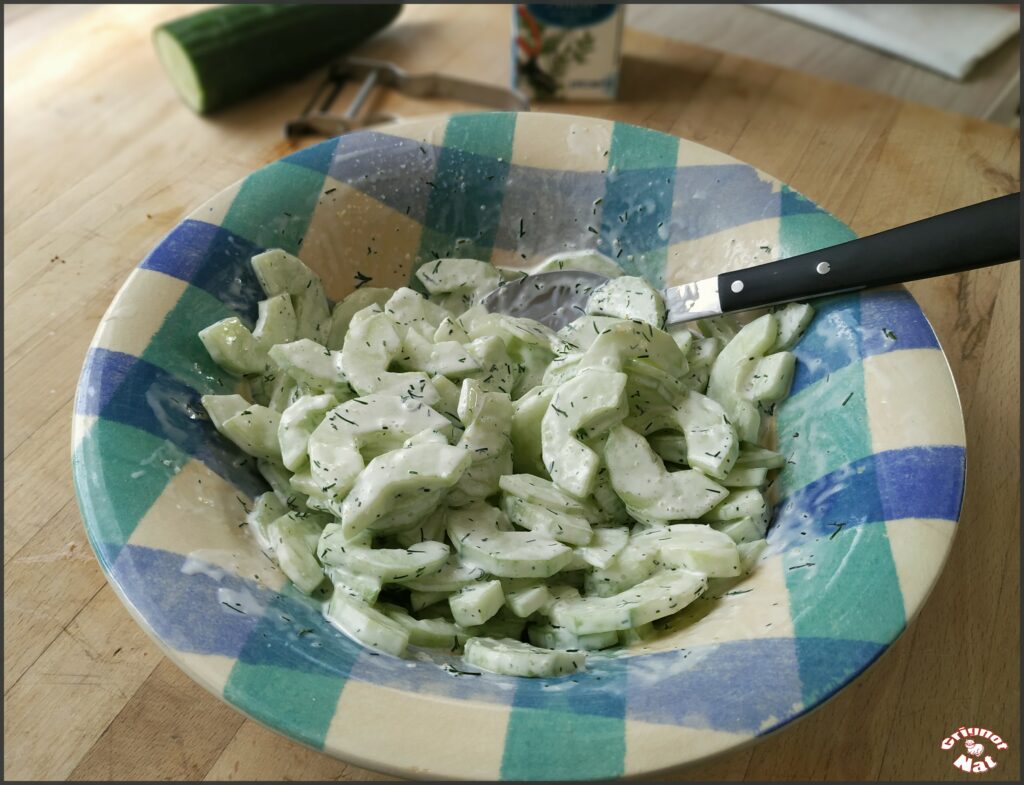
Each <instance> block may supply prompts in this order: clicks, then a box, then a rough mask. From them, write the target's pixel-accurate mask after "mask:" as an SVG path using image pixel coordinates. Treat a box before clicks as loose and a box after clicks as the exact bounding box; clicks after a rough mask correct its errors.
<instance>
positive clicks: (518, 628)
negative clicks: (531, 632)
mask: <svg viewBox="0 0 1024 785" xmlns="http://www.w3.org/2000/svg"><path fill="white" fill-rule="evenodd" d="M525 629H526V620H525V619H520V618H519V617H518V616H516V615H515V614H514V613H512V612H511V611H509V610H508V609H507V608H502V609H501V610H499V611H498V612H497V613H496V614H494V616H492V617H491V618H490V619H488V620H487V621H486V622H484V623H483V624H478V625H477V626H475V627H466V632H468V633H469V636H470V637H471V638H513V639H514V640H519V639H520V638H522V636H523V630H525Z"/></svg>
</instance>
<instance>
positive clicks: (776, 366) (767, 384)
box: [740, 352, 796, 402]
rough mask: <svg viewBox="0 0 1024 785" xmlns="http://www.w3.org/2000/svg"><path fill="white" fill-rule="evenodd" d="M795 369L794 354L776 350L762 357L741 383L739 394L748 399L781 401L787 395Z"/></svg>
mask: <svg viewBox="0 0 1024 785" xmlns="http://www.w3.org/2000/svg"><path fill="white" fill-rule="evenodd" d="M795 370H796V355H794V354H792V353H791V352H776V353H775V354H769V355H768V356H767V357H762V358H761V359H760V360H758V361H757V362H756V363H754V367H753V368H752V369H751V371H750V375H749V376H748V377H747V380H746V381H745V382H744V383H743V386H742V389H741V390H740V395H742V396H743V397H744V398H746V399H747V400H748V401H766V402H771V401H781V400H782V399H783V398H785V397H786V396H787V395H789V386H790V384H791V383H792V381H793V373H794V371H795Z"/></svg>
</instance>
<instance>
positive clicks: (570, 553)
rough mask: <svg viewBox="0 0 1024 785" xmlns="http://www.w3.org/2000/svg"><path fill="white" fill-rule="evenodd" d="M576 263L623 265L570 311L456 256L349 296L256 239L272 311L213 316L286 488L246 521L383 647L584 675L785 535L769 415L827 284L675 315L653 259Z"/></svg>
mask: <svg viewBox="0 0 1024 785" xmlns="http://www.w3.org/2000/svg"><path fill="white" fill-rule="evenodd" d="M558 266H559V267H565V268H574V269H587V270H593V271H596V272H600V273H602V274H604V275H609V276H612V277H611V279H610V280H609V281H608V283H606V284H604V285H603V286H601V287H600V288H599V289H597V290H595V292H594V293H593V294H592V295H591V297H590V300H589V304H588V307H587V308H586V309H585V310H586V312H585V313H581V314H580V316H579V318H578V319H576V320H575V321H574V322H572V323H571V324H569V325H568V326H567V327H565V328H563V329H562V330H560V331H558V332H557V333H556V332H554V331H552V330H551V329H549V328H548V327H546V326H544V325H542V324H540V323H539V322H536V321H533V320H530V319H524V318H519V317H513V316H506V315H501V314H492V313H489V312H488V311H487V310H486V309H485V308H484V307H483V306H482V305H480V304H479V300H480V299H481V298H482V297H483V296H484V295H486V294H487V293H488V292H490V291H492V290H493V289H494V288H496V287H497V286H500V285H502V284H503V283H504V282H506V281H508V280H511V279H512V278H514V277H518V276H522V275H524V274H525V273H523V272H521V271H511V270H505V269H501V268H496V267H492V266H491V265H490V264H488V263H486V262H480V261H475V260H470V259H440V260H437V261H434V262H430V263H427V264H425V265H423V266H422V267H420V268H419V269H418V270H417V272H416V278H417V279H418V281H419V284H421V285H422V289H423V291H424V292H425V294H420V293H418V292H417V291H414V290H413V289H411V288H400V289H394V290H393V289H386V288H369V287H362V288H358V289H356V290H355V291H354V292H352V293H351V294H350V295H348V296H347V297H345V298H344V299H343V300H341V301H340V302H338V303H336V304H334V305H333V306H332V305H331V303H330V302H329V301H328V299H327V296H326V294H325V290H324V286H323V283H322V282H321V280H320V278H319V277H318V276H317V275H315V274H314V273H313V272H312V271H311V270H310V269H309V268H308V267H307V266H306V265H305V264H303V262H302V261H300V260H299V259H298V258H296V257H295V256H292V255H291V254H288V253H286V252H284V251H281V250H271V251H267V252H265V253H261V254H259V255H258V256H255V257H253V259H252V267H253V269H254V271H255V273H256V276H257V278H258V280H259V283H260V285H261V286H262V288H263V290H264V292H265V293H266V299H265V300H263V301H261V302H260V303H259V317H258V319H257V321H256V324H255V325H254V326H253V327H252V328H251V329H250V327H248V326H247V325H246V324H244V323H243V322H242V321H241V320H240V319H238V318H237V317H232V318H229V319H224V320H222V321H219V322H217V323H216V324H212V325H210V326H209V327H207V328H205V329H204V330H202V331H201V332H200V333H199V337H200V339H201V340H202V342H203V344H204V346H205V347H206V349H207V351H208V352H209V354H210V356H211V357H212V358H213V360H214V361H215V362H217V363H218V364H219V365H220V366H221V367H223V368H224V369H225V370H227V371H229V372H231V373H233V374H236V375H238V376H240V377H242V383H241V384H240V386H239V392H237V393H235V394H232V395H206V396H203V399H202V403H203V406H204V407H205V409H206V412H207V414H208V416H209V418H210V420H211V421H212V423H213V425H214V426H215V427H216V428H217V430H218V431H219V432H220V433H221V434H222V435H223V436H225V437H226V438H227V439H229V440H231V441H232V442H233V443H234V444H236V445H237V446H238V447H239V448H240V449H241V450H243V451H244V452H245V453H247V454H248V455H250V456H252V457H253V458H255V459H256V462H257V466H258V468H259V471H260V473H261V474H262V475H263V477H265V478H266V480H267V483H268V484H269V486H270V488H271V489H272V490H271V491H269V492H267V493H264V494H262V495H261V496H259V497H258V498H256V500H255V502H254V504H253V506H252V509H251V510H250V511H249V512H248V515H247V517H246V521H247V524H248V527H249V528H250V529H251V531H252V534H253V535H254V536H255V538H256V539H257V540H258V542H259V544H260V546H261V547H262V548H263V549H264V551H265V552H266V553H267V554H268V555H269V556H270V557H271V558H272V559H273V560H274V561H275V562H276V563H277V564H278V565H279V567H280V569H281V570H282V571H283V573H284V574H285V575H286V576H287V577H288V578H289V579H290V580H291V582H292V583H293V584H294V586H295V587H296V588H297V589H298V590H300V591H302V592H304V593H306V594H309V595H313V596H315V597H320V598H324V615H325V617H326V618H327V619H328V620H329V621H330V623H332V624H333V625H334V626H335V627H337V628H338V629H340V630H342V631H343V632H344V633H346V634H347V635H349V636H350V637H351V638H354V639H355V640H357V641H359V642H360V643H362V644H364V645H365V646H368V647H372V648H374V649H377V650H380V651H384V652H387V653H390V654H393V655H397V656H402V655H403V654H404V653H405V652H406V650H407V649H408V647H410V646H413V647H425V648H434V649H443V650H444V651H445V652H446V653H448V654H459V653H461V654H462V657H463V659H464V661H465V662H466V663H467V664H468V665H470V666H475V667H476V668H479V669H482V670H486V671H491V672H495V673H501V674H508V675H515V676H557V675H562V674H567V673H572V672H575V671H578V670H581V669H583V668H585V667H586V658H587V652H588V651H596V650H601V649H608V648H610V647H616V646H623V645H628V644H631V643H635V642H638V641H644V640H647V639H649V638H651V637H653V636H655V635H657V632H658V630H657V628H656V626H655V625H654V622H656V621H657V620H659V619H666V618H667V617H670V616H672V615H674V614H676V613H678V612H679V611H680V610H681V609H683V608H684V607H685V606H686V605H688V604H689V603H691V602H692V601H693V600H694V599H696V598H697V597H699V596H700V595H701V594H702V593H703V592H704V591H705V589H706V588H707V585H708V580H709V579H713V578H728V577H733V576H738V575H740V574H742V573H743V572H744V571H746V570H748V569H749V568H750V564H751V562H752V561H753V560H754V558H755V556H756V553H757V552H758V550H759V548H760V547H761V546H763V539H764V536H765V530H766V527H767V524H768V515H769V506H768V504H767V502H766V500H765V492H766V488H767V484H768V477H769V473H770V472H771V471H772V470H773V469H777V468H779V467H781V466H782V464H783V463H784V459H783V457H782V456H781V455H780V454H779V453H777V452H774V451H772V450H769V449H766V448H765V447H764V446H762V442H763V441H764V439H763V434H764V433H765V432H766V431H767V428H766V427H763V426H764V425H765V424H766V423H767V419H766V415H767V414H768V413H769V412H770V411H771V408H772V407H773V406H774V404H775V402H777V401H779V400H781V399H782V398H783V397H784V396H785V395H786V394H787V392H788V390H789V386H790V382H791V380H792V376H793V370H794V364H795V359H794V356H793V354H792V353H790V352H789V351H787V349H788V348H790V347H791V346H792V345H793V344H794V343H795V341H796V340H797V338H798V337H799V335H800V333H801V332H802V331H803V329H804V328H805V327H806V326H807V324H808V323H809V321H810V318H811V314H812V311H811V309H810V307H808V306H806V305H796V304H794V305H789V306H786V307H785V308H781V309H778V310H776V311H774V312H771V313H766V314H764V315H762V316H760V317H758V318H756V319H754V320H753V321H750V322H749V323H747V324H745V325H743V326H742V327H741V326H740V324H739V323H738V322H737V321H736V320H735V319H734V318H733V317H729V316H725V317H717V318H714V319H707V320H703V321H700V322H697V323H695V324H694V325H693V326H692V329H691V327H688V326H685V325H683V326H679V327H673V328H670V329H668V330H666V329H664V319H665V306H664V303H663V301H662V298H661V295H660V294H659V293H658V292H657V291H656V290H655V289H653V288H652V287H651V286H650V285H649V284H647V283H646V282H645V281H644V280H642V279H640V278H635V277H631V276H626V275H623V274H622V273H621V271H619V270H618V268H616V267H615V266H614V265H612V264H611V263H610V262H604V261H602V260H601V259H600V258H598V257H596V256H595V255H591V256H576V257H569V258H566V259H563V260H561V261H559V262H558ZM540 269H551V265H550V264H548V265H546V266H542V268H540ZM763 421H764V422H763Z"/></svg>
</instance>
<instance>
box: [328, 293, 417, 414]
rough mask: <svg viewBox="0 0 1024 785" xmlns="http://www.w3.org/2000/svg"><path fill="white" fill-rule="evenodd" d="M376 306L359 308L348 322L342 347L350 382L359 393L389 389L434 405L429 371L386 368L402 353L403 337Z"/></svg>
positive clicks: (345, 369) (344, 367) (388, 390)
mask: <svg viewBox="0 0 1024 785" xmlns="http://www.w3.org/2000/svg"><path fill="white" fill-rule="evenodd" d="M373 308H374V306H370V307H369V308H364V309H363V310H362V311H359V312H358V313H356V315H355V316H353V317H352V321H351V322H350V323H349V329H348V334H347V335H346V336H345V343H344V345H343V346H342V349H341V365H342V368H343V369H344V371H345V375H346V377H347V378H348V383H349V384H350V385H351V387H352V389H353V390H355V391H356V392H357V393H358V394H359V395H369V394H370V393H373V392H378V391H379V392H390V393H394V394H398V395H400V396H404V397H406V398H409V399H411V400H415V401H418V402H420V403H424V404H426V405H428V406H430V405H433V404H434V403H436V402H437V398H436V395H437V393H436V391H435V390H434V387H433V385H431V384H430V377H429V376H428V375H427V374H425V373H421V372H404V373H394V372H391V371H388V370H387V368H388V366H389V365H390V364H391V363H392V362H394V361H395V360H397V359H398V358H399V357H401V356H402V338H401V335H400V334H399V332H398V328H397V327H396V325H395V323H394V322H393V321H391V319H390V318H388V316H387V315H385V314H384V313H374V312H373V311H372V309H373ZM363 314H365V316H362V315H363ZM361 317H362V318H361Z"/></svg>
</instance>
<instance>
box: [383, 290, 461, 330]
mask: <svg viewBox="0 0 1024 785" xmlns="http://www.w3.org/2000/svg"><path fill="white" fill-rule="evenodd" d="M383 308H384V313H385V314H386V315H387V316H388V317H389V318H390V319H391V321H392V322H393V323H394V324H395V325H396V326H397V327H398V332H399V335H402V336H405V334H406V332H408V331H415V332H417V333H419V334H420V335H421V336H422V337H423V338H425V339H426V340H428V341H431V342H433V340H434V333H435V332H436V331H437V328H438V327H439V326H440V325H441V322H442V321H444V319H445V318H448V312H447V311H445V309H444V308H441V307H440V306H438V305H435V304H434V303H432V302H430V301H429V300H427V299H426V298H424V297H422V296H421V295H420V294H418V293H417V292H414V291H413V290H412V289H410V288H408V287H407V286H403V287H401V288H399V289H396V290H395V293H394V294H393V295H391V297H390V298H389V299H388V301H387V302H386V303H384V306H383Z"/></svg>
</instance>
